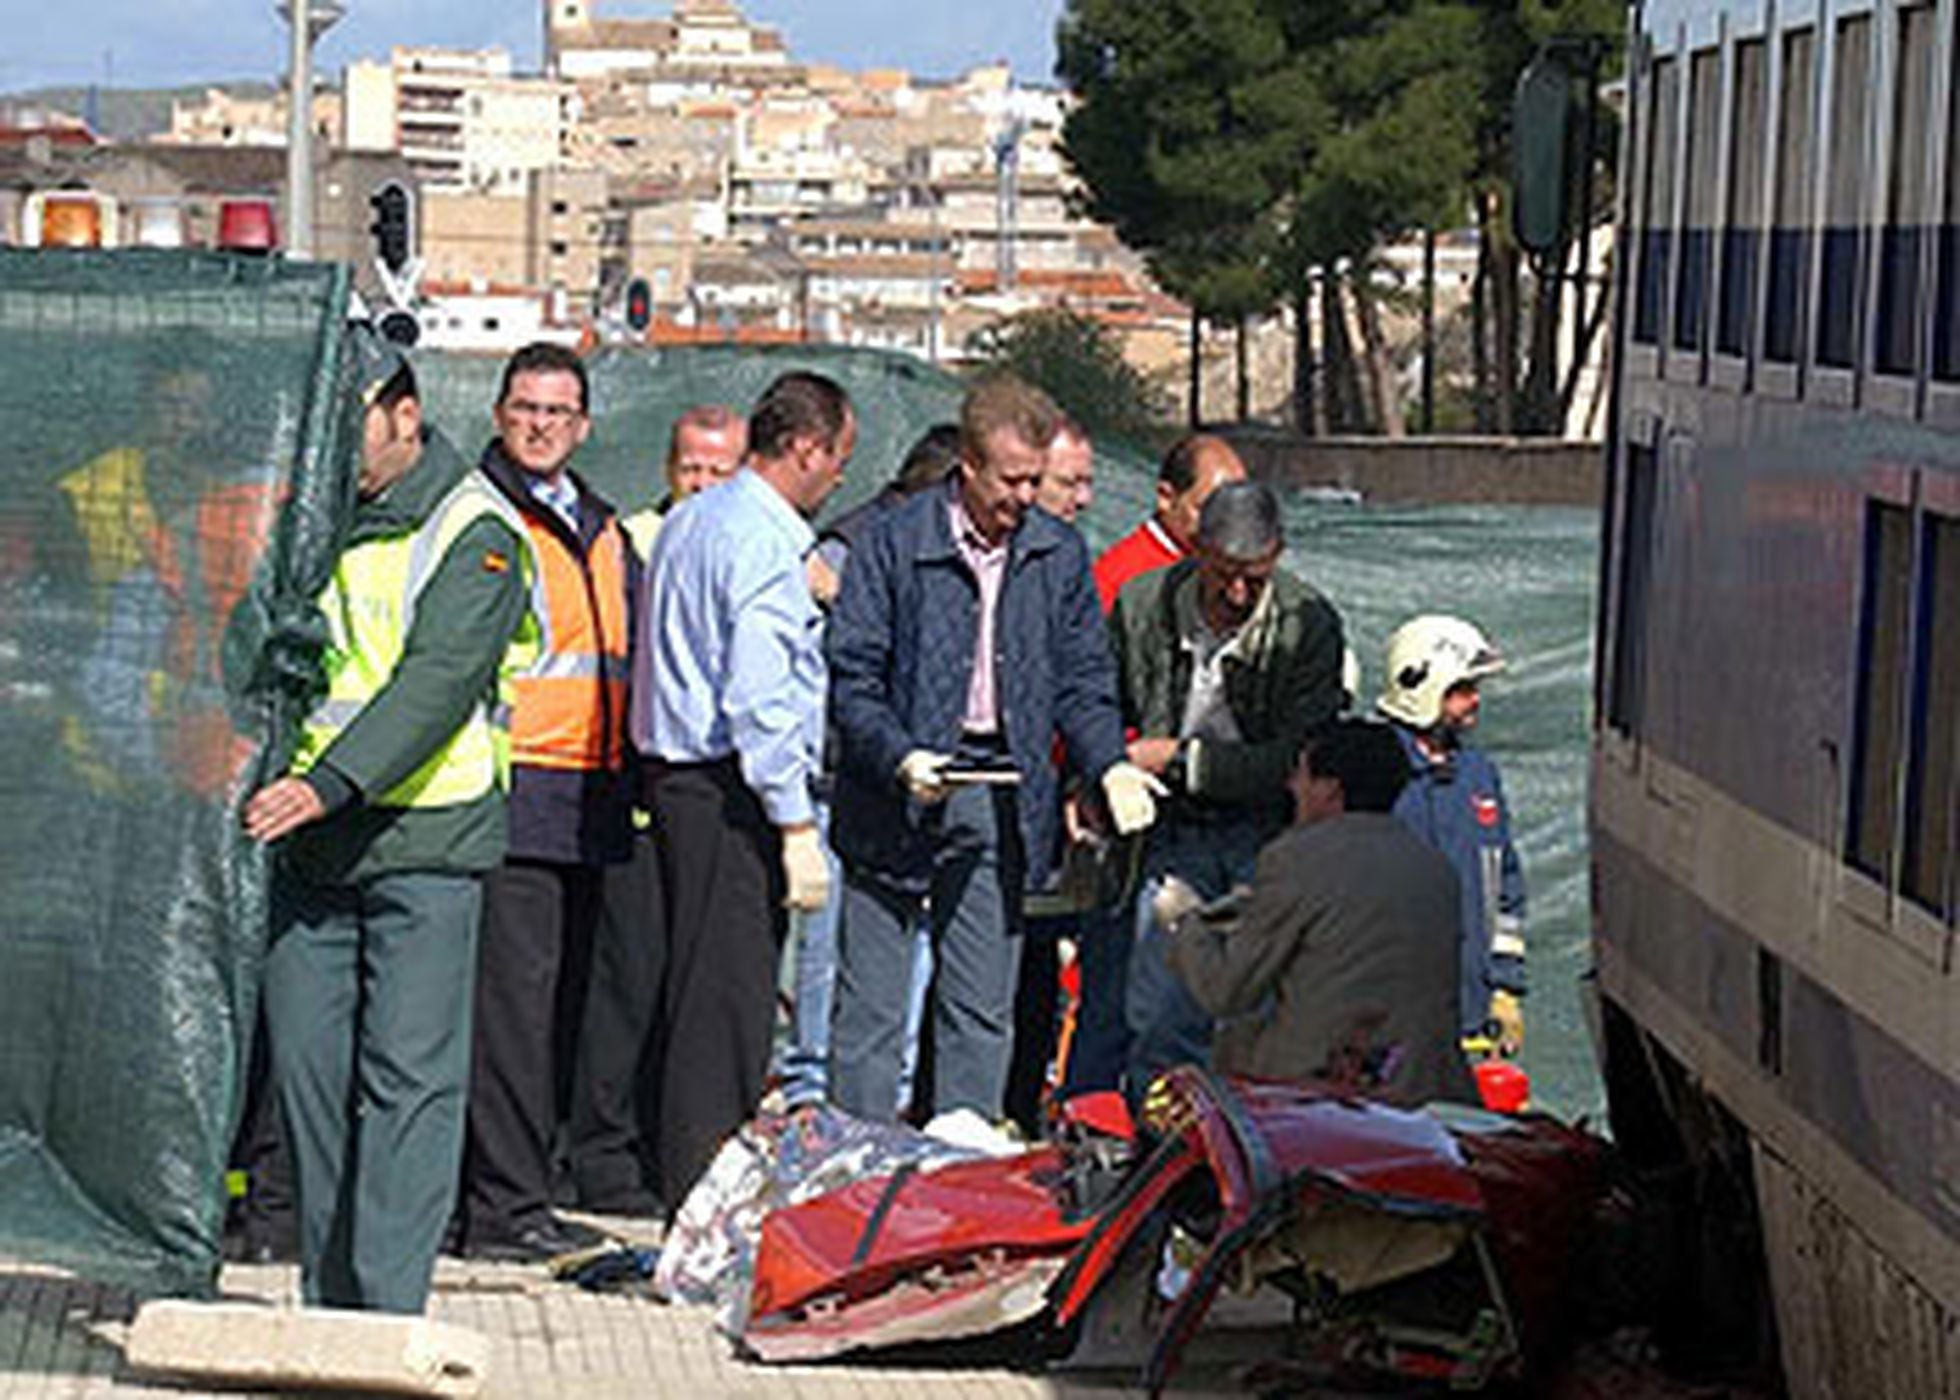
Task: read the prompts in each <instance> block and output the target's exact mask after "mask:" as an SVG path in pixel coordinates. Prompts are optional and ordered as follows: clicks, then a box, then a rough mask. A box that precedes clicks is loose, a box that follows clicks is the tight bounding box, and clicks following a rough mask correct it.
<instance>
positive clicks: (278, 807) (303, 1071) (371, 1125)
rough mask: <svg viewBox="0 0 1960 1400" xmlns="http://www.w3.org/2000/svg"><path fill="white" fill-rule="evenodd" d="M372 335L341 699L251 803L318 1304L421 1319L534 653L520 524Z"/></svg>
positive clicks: (336, 621)
mask: <svg viewBox="0 0 1960 1400" xmlns="http://www.w3.org/2000/svg"><path fill="white" fill-rule="evenodd" d="M364 344H366V345H367V348H366V351H365V353H364V356H363V368H364V370H365V374H364V377H363V380H362V404H363V408H364V412H365V419H364V443H363V453H362V464H361V475H360V485H359V489H360V502H359V504H358V505H357V506H356V508H355V512H354V519H353V523H352V526H351V529H350V531H349V533H348V537H347V542H346V544H345V545H344V546H343V548H342V551H341V555H340V559H339V560H338V562H337V563H336V565H335V567H334V572H333V576H332V578H331V580H330V581H329V582H328V584H327V587H326V590H325V591H324V592H323V593H322V594H321V595H320V610H321V613H322V614H323V616H324V619H325V621H326V624H327V632H328V643H327V647H326V655H325V658H324V661H325V670H326V675H327V693H326V695H325V697H324V698H323V699H322V700H321V701H320V702H319V704H318V705H317V706H316V707H315V709H314V710H313V713H312V714H311V715H309V716H308V717H307V719H306V720H305V722H304V724H303V726H302V730H301V734H300V740H299V746H298V751H297V754H296V756H295V758H294V761H293V765H292V767H291V769H290V770H289V771H288V773H287V774H286V775H285V776H283V777H280V778H278V779H275V780H274V781H272V782H271V783H268V784H267V785H266V786H265V787H263V788H261V789H260V790H259V791H258V792H256V793H254V794H253V795H252V797H251V799H250V800H249V801H248V802H247V803H246V804H245V811H244V823H245V830H246V832H247V834H248V835H250V836H252V837H253V838H254V839H256V840H259V841H267V842H273V841H276V842H279V843H280V846H279V851H278V855H279V858H280V859H279V864H278V866H277V867H276V870H275V878H274V885H273V909H272V930H271V945H270V948H269V950H268V952H267V955H266V969H265V999H266V1017H265V1020H266V1027H267V1029H268V1032H269V1034H270V1040H271V1048H272V1065H273V1077H274V1081H275V1084H276V1086H277V1090H278V1094H279V1099H280V1103H281V1106H282V1108H283V1110H284V1115H285V1120H286V1123H287V1126H288V1127H289V1129H290V1130H291V1133H292V1151H293V1166H294V1171H295V1178H296V1185H297V1187H298V1197H299V1216H300V1260H301V1283H302V1289H303V1293H304V1296H305V1300H306V1302H308V1303H310V1304H317V1305H324V1306H328V1307H338V1308H369V1309H375V1310H379V1311H384V1312H397V1313H419V1312H420V1311H422V1308H423V1305H424V1304H425V1302H426V1301H427V1298H428V1291H429V1282H430V1277H431V1275H432V1274H433V1272H434V1268H435V1256H436V1250H437V1247H438V1245H439V1244H440V1242H441V1239H442V1233H443V1229H444V1227H445V1225H446V1224H447V1223H448V1221H449V1217H450V1213H451V1211H452V1209H453V1208H454V1204H455V1198H456V1182H457V1171H458V1167H459V1165H460V1162H461V1157H462V1149H463V1112H464V1105H465V1094H466V1085H467V1081H468V1075H469V1064H470V999H471V989H472V986H473V984H474V981H475V977H474V972H475V966H476V938H477V924H478V922H479V917H480V911H481V904H482V888H481V881H482V877H483V874H484V872H485V871H488V870H491V869H494V868H495V867H496V866H497V865H498V864H499V862H501V860H502V859H503V854H504V845H505V838H506V831H505V828H506V818H505V810H504V795H505V790H506V787H507V784H508V769H509V761H508V740H507V738H506V737H505V735H504V734H503V732H502V726H503V718H502V715H503V712H504V709H505V700H506V697H507V694H508V683H509V681H510V679H511V677H512V676H513V675H514V673H515V672H516V671H517V670H518V669H519V668H520V667H521V666H522V665H523V664H525V661H526V660H527V655H528V653H527V647H528V648H532V649H534V648H535V642H536V635H537V633H536V623H535V621H534V620H533V619H532V616H531V613H532V604H531V601H530V595H529V592H528V590H527V582H528V580H530V579H531V578H532V577H533V576H534V566H533V564H532V561H531V557H530V554H529V545H528V543H527V541H526V539H525V533H524V526H523V524H522V522H521V521H520V520H519V519H518V518H517V515H516V512H515V511H514V510H512V509H511V508H510V507H509V505H508V504H507V503H506V502H505V500H504V498H503V497H502V496H501V495H500V494H499V493H498V492H497V491H496V490H495V488H494V487H492V486H491V485H490V483H489V482H488V481H487V480H485V479H484V478H483V477H482V476H481V474H480V473H478V472H477V471H476V470H475V469H474V468H473V467H472V466H471V465H470V463H469V462H467V461H465V460H464V459H463V458H462V457H461V456H459V455H458V454H457V453H456V451H455V450H454V449H453V448H451V447H450V446H449V444H448V443H447V442H445V441H444V440H443V439H442V438H440V437H436V436H425V435H424V433H423V431H422V425H421V412H420V407H419V403H418V400H417V397H416V389H415V378H414V374H413V372H412V371H411V370H410V369H409V368H408V366H407V365H406V364H405V363H403V362H402V361H400V359H399V358H398V357H391V354H390V352H388V351H386V350H382V349H378V348H376V347H375V346H374V345H373V344H372V343H368V342H364Z"/></svg>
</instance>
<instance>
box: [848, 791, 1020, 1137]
mask: <svg viewBox="0 0 1960 1400" xmlns="http://www.w3.org/2000/svg"><path fill="white" fill-rule="evenodd" d="M939 817H940V820H939V824H938V831H937V835H936V838H935V842H934V850H933V869H932V877H931V884H930V888H929V890H928V891H927V892H926V893H925V894H918V893H912V892H908V891H904V890H899V889H896V888H894V887H892V886H891V885H888V884H886V883H884V882H883V881H881V880H878V879H876V878H874V877H871V876H869V875H867V874H865V873H863V872H858V871H850V872H847V873H846V875H845V879H844V911H843V924H842V927H841V929H840V930H839V932H840V938H839V957H838V964H837V1004H836V1010H835V1013H834V1016H833V1019H832V1026H831V1044H830V1091H831V1099H832V1101H833V1102H834V1103H835V1104H836V1105H837V1106H838V1107H839V1108H842V1109H843V1110H844V1111H845V1112H847V1113H851V1114H855V1115H856V1116H857V1117H859V1118H869V1119H874V1120H880V1121H889V1120H890V1119H891V1118H892V1117H893V1114H894V1105H895V1104H896V1103H897V1101H898V1081H899V1070H900V1062H901V1059H902V1057H903V1056H902V1050H903V1040H904V1026H905V1012H906V1003H907V1001H908V1000H909V994H910V990H911V988H912V986H913V981H914V978H915V977H916V975H917V974H916V971H915V969H916V965H917V962H918V959H917V958H916V957H915V956H914V953H915V951H916V949H917V947H918V940H917V936H916V933H915V930H916V929H917V927H918V922H919V918H920V914H921V912H922V909H923V910H924V911H926V912H928V913H929V915H930V919H931V927H932V947H933V957H934V963H935V969H934V977H933V985H932V1017H933V1019H932V1036H933V1095H932V1101H933V1107H934V1109H935V1110H936V1111H938V1112H941V1113H944V1112H948V1111H950V1110H952V1109H956V1108H971V1109H974V1110H975V1111H977V1112H978V1113H980V1114H981V1115H982V1116H983V1117H986V1118H989V1119H991V1118H997V1117H999V1115H1000V1111H1001V1094H1002V1090H1003V1088H1004V1087H1005V1083H1006V1079H1007V1057H1008V1050H1009V1046H1010V1042H1011V1040H1012V1035H1013V1026H1014V984H1015V973H1016V970H1017V967H1018V964H1019V960H1020V950H1021V938H1020V925H1021V882H1022V878H1023V874H1022V872H1023V870H1024V869H1025V866H1024V862H1023V861H1022V858H1021V850H1020V831H1019V824H1018V821H1017V819H1016V816H1015V808H1014V794H1013V793H1011V792H1006V791H1002V790H999V789H989V788H985V787H971V788H962V789H960V790H958V791H956V792H954V793H953V795H952V796H951V797H949V798H947V799H946V801H945V803H944V805H943V807H942V809H941V811H940V814H939Z"/></svg>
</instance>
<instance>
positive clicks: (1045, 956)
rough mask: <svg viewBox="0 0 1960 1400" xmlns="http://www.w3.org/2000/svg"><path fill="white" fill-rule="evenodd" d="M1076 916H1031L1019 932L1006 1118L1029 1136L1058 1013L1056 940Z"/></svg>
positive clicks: (1034, 1128) (1043, 1093)
mask: <svg viewBox="0 0 1960 1400" xmlns="http://www.w3.org/2000/svg"><path fill="white" fill-rule="evenodd" d="M1076 923H1077V916H1076V915H1074V914H1052V915H1047V916H1045V917H1042V918H1030V919H1028V920H1027V921H1026V927H1025V929H1024V931H1023V933H1022V935H1021V967H1020V972H1019V975H1018V978H1017V980H1016V985H1015V988H1014V1052H1013V1055H1012V1056H1011V1057H1010V1058H1009V1060H1008V1062H1007V1094H1006V1100H1005V1103H1004V1105H1003V1107H1004V1108H1005V1110H1006V1114H1007V1116H1008V1118H1010V1119H1011V1120H1013V1122H1014V1123H1015V1124H1016V1125H1017V1126H1018V1127H1019V1128H1020V1129H1021V1131H1022V1132H1023V1133H1025V1134H1026V1135H1027V1137H1028V1139H1029V1140H1030V1141H1033V1140H1034V1139H1035V1138H1037V1137H1039V1136H1040V1135H1041V1105H1042V1100H1043V1099H1044V1098H1046V1097H1047V1093H1048V1071H1049V1069H1050V1068H1051V1067H1052V1066H1053V1065H1054V1063H1055V1046H1056V1041H1057V1039H1058V1038H1059V1037H1058V1032H1059V1031H1060V1029H1061V1027H1060V1025H1059V1023H1058V1022H1059V1017H1060V1015H1061V988H1060V987H1059V986H1058V985H1057V979H1058V978H1059V977H1060V975H1061V970H1062V964H1061V944H1062V940H1063V939H1064V938H1072V937H1074V935H1075V927H1076Z"/></svg>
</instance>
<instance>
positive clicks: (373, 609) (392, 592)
mask: <svg viewBox="0 0 1960 1400" xmlns="http://www.w3.org/2000/svg"><path fill="white" fill-rule="evenodd" d="M486 515H494V516H496V517H497V518H498V519H499V520H502V521H503V522H504V523H505V524H506V525H508V526H510V528H511V533H512V534H513V535H515V536H516V537H517V540H518V548H519V556H518V558H517V559H515V560H513V561H511V562H512V563H513V565H514V566H515V567H517V568H520V569H522V570H523V576H524V582H525V587H526V590H527V591H528V592H529V593H530V595H531V602H530V607H529V609H528V610H527V612H526V615H525V619H524V622H523V624H522V625H521V626H520V627H519V628H518V631H517V635H516V636H515V637H514V638H513V639H512V640H511V643H510V646H509V647H508V648H507V649H506V651H505V652H504V658H503V662H502V665H501V666H500V667H499V669H498V674H497V684H496V693H495V694H494V695H490V694H486V695H484V696H483V697H482V698H481V699H480V700H479V701H478V702H477V704H476V706H475V707H474V708H473V709H472V710H471V711H470V715H469V718H468V719H467V720H465V721H464V722H463V725H462V727H461V728H459V729H458V730H457V731H456V732H455V733H454V734H453V735H451V736H450V739H449V742H448V743H446V744H444V745H443V746H442V747H441V748H440V749H438V750H436V752H435V753H433V754H431V755H430V756H429V758H428V760H427V761H426V762H424V763H423V764H422V766H421V767H420V768H417V769H416V770H415V771H414V772H413V773H411V774H409V775H408V777H406V778H404V779H403V780H402V781H401V782H400V783H398V784H396V785H395V787H394V788H392V789H391V790H390V791H388V792H386V793H384V794H382V795H381V796H380V797H378V798H370V799H369V802H370V804H371V805H374V806H380V807H451V806H457V805H460V804H462V803H466V802H474V801H476V800H478V799H479V798H482V797H484V796H486V795H487V794H488V793H490V792H491V791H492V790H493V789H502V788H506V787H508V785H509V781H510V697H511V682H512V680H513V678H514V677H515V676H517V675H518V674H519V673H520V672H522V671H525V670H527V669H529V668H530V667H531V666H533V665H534V664H535V663H536V660H537V656H538V647H539V622H538V619H539V617H540V616H542V615H543V613H542V607H541V604H542V599H541V598H540V597H539V596H538V582H537V581H538V567H537V561H536V559H535V558H534V557H533V555H532V552H531V546H530V541H529V537H528V535H527V534H526V531H525V528H524V521H523V519H522V517H520V516H519V515H518V513H517V511H516V509H515V508H514V507H512V506H511V504H510V502H509V501H507V500H506V499H505V498H504V496H503V494H502V493H501V492H500V491H498V490H497V488H496V487H494V486H492V485H491V484H490V482H489V481H488V480H487V479H486V478H485V477H484V476H483V475H482V473H480V472H477V471H471V472H469V473H468V474H466V475H465V476H464V477H463V479H462V480H461V481H459V482H457V483H456V485H455V486H454V487H452V488H451V489H450V491H449V494H448V495H446V496H444V497H443V499H442V500H441V501H440V502H438V503H437V505H436V508H435V509H434V510H433V511H431V512H430V513H429V517H428V519H426V520H424V521H423V522H422V524H421V526H420V527H419V528H417V529H416V530H414V531H413V532H412V533H409V534H404V535H396V536H391V537H388V538H385V539H376V540H367V541H364V542H363V543H361V544H358V545H355V546H354V547H353V548H351V549H348V550H346V551H345V552H343V553H342V554H341V556H340V561H339V563H338V564H336V565H335V567H334V573H333V578H332V579H331V580H330V581H329V582H328V584H327V586H326V588H325V590H324V591H323V592H322V593H321V594H320V610H321V612H323V613H324V614H325V615H326V619H327V630H328V637H329V640H328V646H327V658H326V668H327V695H326V698H325V699H324V700H322V701H321V702H320V704H319V706H318V707H317V708H316V709H315V710H314V711H313V713H312V714H311V715H309V716H308V717H307V720H306V723H305V724H304V725H303V726H302V727H301V730H300V741H299V751H298V753H297V754H296V755H295V757H294V759H293V769H292V771H293V772H295V773H304V772H306V771H307V770H308V769H309V768H311V767H312V766H313V765H314V763H315V762H317V761H318V760H319V757H320V755H321V754H322V753H324V752H325V751H326V749H327V746H328V745H329V744H331V743H333V741H334V740H335V739H336V738H338V737H339V735H340V733H341V731H342V730H343V729H345V728H346V727H347V726H348V725H349V724H350V723H352V721H353V719H354V717H355V716H356V715H358V714H359V713H360V712H361V710H362V709H363V708H365V707H366V705H367V704H368V702H369V701H371V700H372V699H373V698H374V697H375V696H376V695H377V694H379V693H380V691H381V688H382V687H383V686H384V685H386V684H387V683H388V678H389V677H390V676H392V675H393V674H394V673H395V667H396V666H397V665H399V664H400V662H401V658H402V650H403V648H404V647H405V646H406V645H407V642H408V633H409V629H410V628H411V627H413V626H414V624H415V604H416V599H417V598H419V597H420V596H421V593H422V590H423V588H425V587H426V586H427V585H428V582H429V580H430V579H431V578H433V577H434V576H435V572H436V569H437V567H438V566H439V565H440V564H441V563H442V560H443V557H444V556H445V555H446V554H447V553H448V552H449V547H450V545H452V544H453V543H455V541H456V537H457V536H458V535H460V534H462V533H463V531H464V530H465V529H467V528H468V527H469V526H470V525H472V524H473V523H475V522H476V521H478V520H480V519H482V518H483V517H484V516H486Z"/></svg>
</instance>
